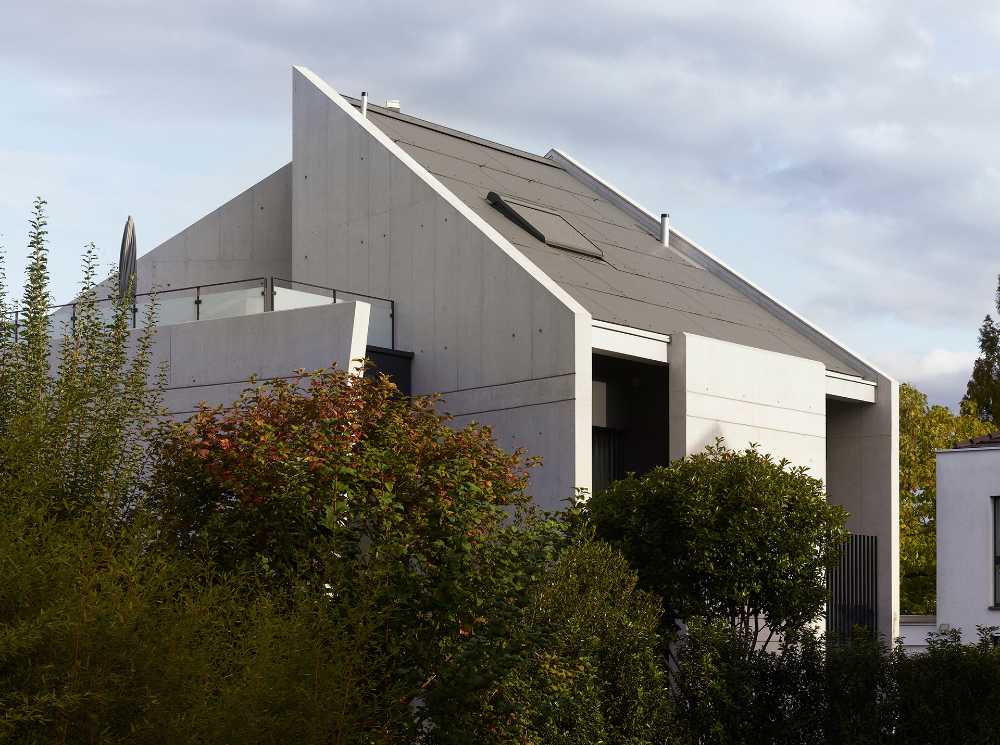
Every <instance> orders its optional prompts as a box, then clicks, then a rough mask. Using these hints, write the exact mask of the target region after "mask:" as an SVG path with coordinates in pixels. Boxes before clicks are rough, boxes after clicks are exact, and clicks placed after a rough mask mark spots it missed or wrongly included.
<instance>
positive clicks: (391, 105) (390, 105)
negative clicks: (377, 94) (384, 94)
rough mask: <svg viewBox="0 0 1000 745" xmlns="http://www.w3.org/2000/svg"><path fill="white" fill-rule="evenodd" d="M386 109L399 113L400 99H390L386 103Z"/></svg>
mask: <svg viewBox="0 0 1000 745" xmlns="http://www.w3.org/2000/svg"><path fill="white" fill-rule="evenodd" d="M385 107H386V108H387V109H391V110H392V111H399V99H398V98H390V99H389V100H388V101H386V102H385Z"/></svg>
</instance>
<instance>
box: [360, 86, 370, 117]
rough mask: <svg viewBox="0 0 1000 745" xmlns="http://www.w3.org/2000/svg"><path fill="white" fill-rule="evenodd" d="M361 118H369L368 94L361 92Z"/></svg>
mask: <svg viewBox="0 0 1000 745" xmlns="http://www.w3.org/2000/svg"><path fill="white" fill-rule="evenodd" d="M361 116H364V117H367V116H368V92H367V91H361Z"/></svg>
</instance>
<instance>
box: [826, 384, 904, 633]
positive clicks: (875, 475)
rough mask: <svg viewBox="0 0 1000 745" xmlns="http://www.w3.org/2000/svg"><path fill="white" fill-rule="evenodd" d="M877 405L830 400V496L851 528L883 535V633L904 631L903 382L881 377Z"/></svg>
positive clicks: (880, 583)
mask: <svg viewBox="0 0 1000 745" xmlns="http://www.w3.org/2000/svg"><path fill="white" fill-rule="evenodd" d="M877 382H878V387H877V389H876V392H875V403H874V404H863V403H860V404H859V403H851V402H842V401H834V400H832V399H831V400H828V401H827V458H826V461H827V495H828V497H829V499H830V501H831V502H833V503H834V504H839V505H841V506H843V507H844V508H845V509H846V510H847V511H848V512H849V513H850V514H851V517H850V519H849V520H848V523H847V527H848V529H849V530H851V532H854V533H863V534H867V535H876V536H878V565H879V579H878V602H879V608H878V619H879V620H878V624H879V632H880V633H881V634H883V635H884V636H885V637H886V638H888V639H892V638H895V637H896V636H898V635H899V384H898V383H896V381H895V380H892V379H890V378H887V377H885V376H882V375H879V376H878V381H877Z"/></svg>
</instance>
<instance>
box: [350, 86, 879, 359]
mask: <svg viewBox="0 0 1000 745" xmlns="http://www.w3.org/2000/svg"><path fill="white" fill-rule="evenodd" d="M368 117H369V119H370V120H371V121H372V122H373V123H374V124H376V125H377V126H378V127H379V128H380V129H382V131H384V132H385V133H386V134H387V135H388V136H389V137H391V138H392V139H393V140H394V141H395V142H396V143H397V144H398V145H399V146H400V147H402V148H403V149H404V150H405V151H406V152H407V153H409V154H410V155H411V156H412V157H413V158H414V159H415V160H416V161H417V162H418V163H420V164H421V165H423V166H424V167H425V168H426V169H427V170H428V171H430V172H431V173H433V174H434V175H435V176H436V177H437V178H438V179H440V181H441V182H442V183H443V184H444V185H445V186H446V187H447V188H449V189H450V190H451V191H452V192H454V193H455V195H456V196H458V197H459V198H460V199H462V200H463V201H464V202H465V203H466V204H468V205H469V207H471V208H472V209H473V210H474V211H476V212H477V213H478V214H479V215H481V216H482V217H483V218H484V219H485V220H486V222H488V223H490V224H491V225H492V226H493V227H495V228H496V229H497V230H498V231H499V232H500V233H501V234H502V235H503V236H504V237H506V238H507V239H508V240H510V242H511V243H513V244H514V245H515V246H517V247H518V248H519V249H520V250H521V251H522V252H523V253H524V254H525V255H526V256H527V257H528V258H529V259H531V260H532V261H533V262H534V263H535V264H536V265H538V266H539V267H540V268H541V269H542V270H543V271H544V272H546V273H547V274H548V275H549V276H550V277H551V278H552V279H553V280H555V281H556V282H558V283H559V284H560V285H562V286H563V287H564V288H565V289H566V291H567V292H569V293H570V294H571V295H572V296H573V297H574V298H576V299H577V300H578V301H579V302H580V303H581V304H582V305H583V306H584V307H585V308H587V310H589V311H590V313H591V314H592V315H593V317H594V318H595V319H598V320H602V321H609V322H612V323H618V324H622V325H625V326H632V327H634V328H640V329H646V330H649V331H656V332H659V333H664V334H669V333H672V332H680V331H687V332H691V333H695V334H700V335H703V336H708V337H712V338H716V339H722V340H725V341H731V342H735V343H738V344H745V345H748V346H752V347H757V348H760V349H768V350H771V351H774V352H782V353H784V354H792V355H796V356H799V357H806V358H809V359H813V360H818V361H820V362H822V363H824V364H825V365H826V367H827V368H828V369H830V370H834V371H837V372H841V373H846V374H849V375H860V376H864V372H863V371H862V370H860V369H854V368H852V367H851V366H849V365H848V364H846V363H845V362H844V361H843V360H841V359H838V358H837V357H835V356H833V355H832V354H830V353H829V352H827V351H826V350H824V349H822V348H821V347H819V346H817V345H816V344H814V343H813V342H812V341H811V340H810V339H808V338H807V337H805V336H804V335H803V334H801V333H800V332H799V331H798V330H796V329H795V328H793V327H791V326H790V325H788V324H787V323H785V322H784V321H782V320H781V319H779V318H777V317H775V316H774V315H772V314H771V313H770V312H768V311H767V310H765V309H764V308H762V307H761V306H759V305H757V304H756V303H754V302H753V301H752V300H750V299H749V298H747V297H745V296H743V295H742V294H741V293H740V292H739V291H738V290H736V289H735V288H733V287H731V286H730V285H728V284H726V283H725V282H724V281H723V280H721V279H719V278H717V277H715V276H714V275H712V274H710V273H709V272H707V271H706V270H704V269H702V268H701V267H699V266H697V265H695V264H694V263H693V262H691V261H689V260H688V259H687V258H685V257H684V256H682V255H681V253H679V252H678V251H676V250H675V249H674V246H676V245H677V244H678V243H679V242H680V241H682V240H683V239H682V238H681V237H680V236H678V235H676V234H672V235H671V238H670V241H671V244H672V246H671V248H669V249H666V250H664V249H663V247H662V246H660V243H659V241H658V240H656V239H655V238H654V237H653V236H651V235H650V234H649V233H647V232H646V231H645V230H643V229H642V228H640V227H639V226H638V225H636V224H635V223H634V222H633V221H632V220H631V219H630V218H629V217H628V216H627V215H626V214H625V212H623V211H622V210H621V209H619V208H618V207H616V206H615V205H614V204H612V203H611V202H609V201H607V200H605V199H603V198H602V197H600V196H599V195H598V194H596V193H595V192H593V191H591V190H589V189H588V188H587V187H586V186H584V185H583V184H581V183H580V182H579V181H577V180H576V179H575V178H573V176H571V175H570V174H569V173H567V172H566V171H564V170H563V169H562V168H561V167H559V166H558V165H557V164H555V163H554V162H552V161H550V160H547V159H545V158H542V157H540V156H538V155H533V154H531V153H526V152H522V151H519V150H515V149H513V148H509V147H506V146H504V145H499V144H497V143H492V142H488V141H486V140H482V139H480V138H477V137H473V136H470V135H466V134H464V133H461V132H456V131H454V130H449V129H447V128H445V127H441V126H439V125H435V124H431V123H429V122H425V121H422V120H420V119H416V118H414V117H409V116H406V115H404V114H398V113H396V112H389V111H387V110H385V109H381V108H380V107H374V106H371V105H369V108H368ZM491 191H493V192H496V193H497V194H499V195H501V196H502V197H503V198H504V199H505V200H506V199H509V200H514V201H516V202H518V203H522V204H528V205H537V207H540V208H542V209H543V210H546V211H549V212H554V213H556V214H558V215H559V216H561V217H562V218H564V219H565V220H566V221H567V222H568V223H569V224H570V226H572V228H574V229H575V230H577V231H579V232H580V233H582V234H583V235H584V236H585V237H586V238H587V239H588V240H589V241H590V242H592V243H593V244H594V245H595V246H597V247H598V248H599V249H600V251H601V252H602V253H603V254H604V258H603V259H599V258H591V257H588V256H583V255H581V254H579V253H572V252H569V251H565V250H561V249H559V248H555V247H552V246H548V245H546V244H545V243H543V242H541V241H539V240H538V239H537V238H536V237H535V236H533V235H532V234H531V233H529V232H528V231H527V230H525V229H523V228H522V227H520V226H519V225H517V224H515V223H514V222H512V221H511V220H510V219H508V218H507V217H505V216H504V215H503V214H501V213H500V212H499V211H498V210H497V209H494V208H493V207H492V206H491V205H490V204H489V203H488V202H487V200H486V196H487V194H489V192H491ZM543 232H544V231H543Z"/></svg>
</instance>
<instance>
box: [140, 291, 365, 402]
mask: <svg viewBox="0 0 1000 745" xmlns="http://www.w3.org/2000/svg"><path fill="white" fill-rule="evenodd" d="M369 311H370V306H369V305H368V304H367V303H338V304H336V305H319V306H314V307H311V308H299V309H296V310H285V311H277V312H273V313H256V314H254V315H249V316H238V317H235V318H220V319H216V320H211V321H195V322H193V323H181V324H176V325H173V326H163V327H161V328H159V329H158V330H157V331H156V336H155V341H154V346H153V356H154V364H155V365H156V366H158V365H159V364H160V363H166V364H167V368H168V376H167V381H166V390H165V392H164V405H165V407H166V409H167V411H168V412H170V413H171V414H174V415H184V414H188V413H191V412H193V411H195V410H197V408H198V404H199V402H202V401H204V402H206V403H208V404H211V405H213V406H215V405H220V404H221V405H227V404H230V403H232V402H233V401H235V400H236V398H238V397H239V394H240V392H241V391H243V389H244V388H246V384H247V381H248V379H249V378H250V377H251V376H256V377H257V378H258V379H260V380H266V379H271V378H281V377H289V376H291V375H292V374H293V373H294V371H295V370H296V369H299V368H302V369H306V370H316V369H319V368H321V367H329V366H330V365H331V363H335V364H336V365H337V367H338V368H340V369H352V370H355V371H356V370H358V366H357V364H356V363H354V362H352V361H353V360H357V359H360V358H362V357H364V355H365V346H366V344H367V340H368V314H369ZM138 333H139V332H133V336H135V335H136V334H138Z"/></svg>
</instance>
